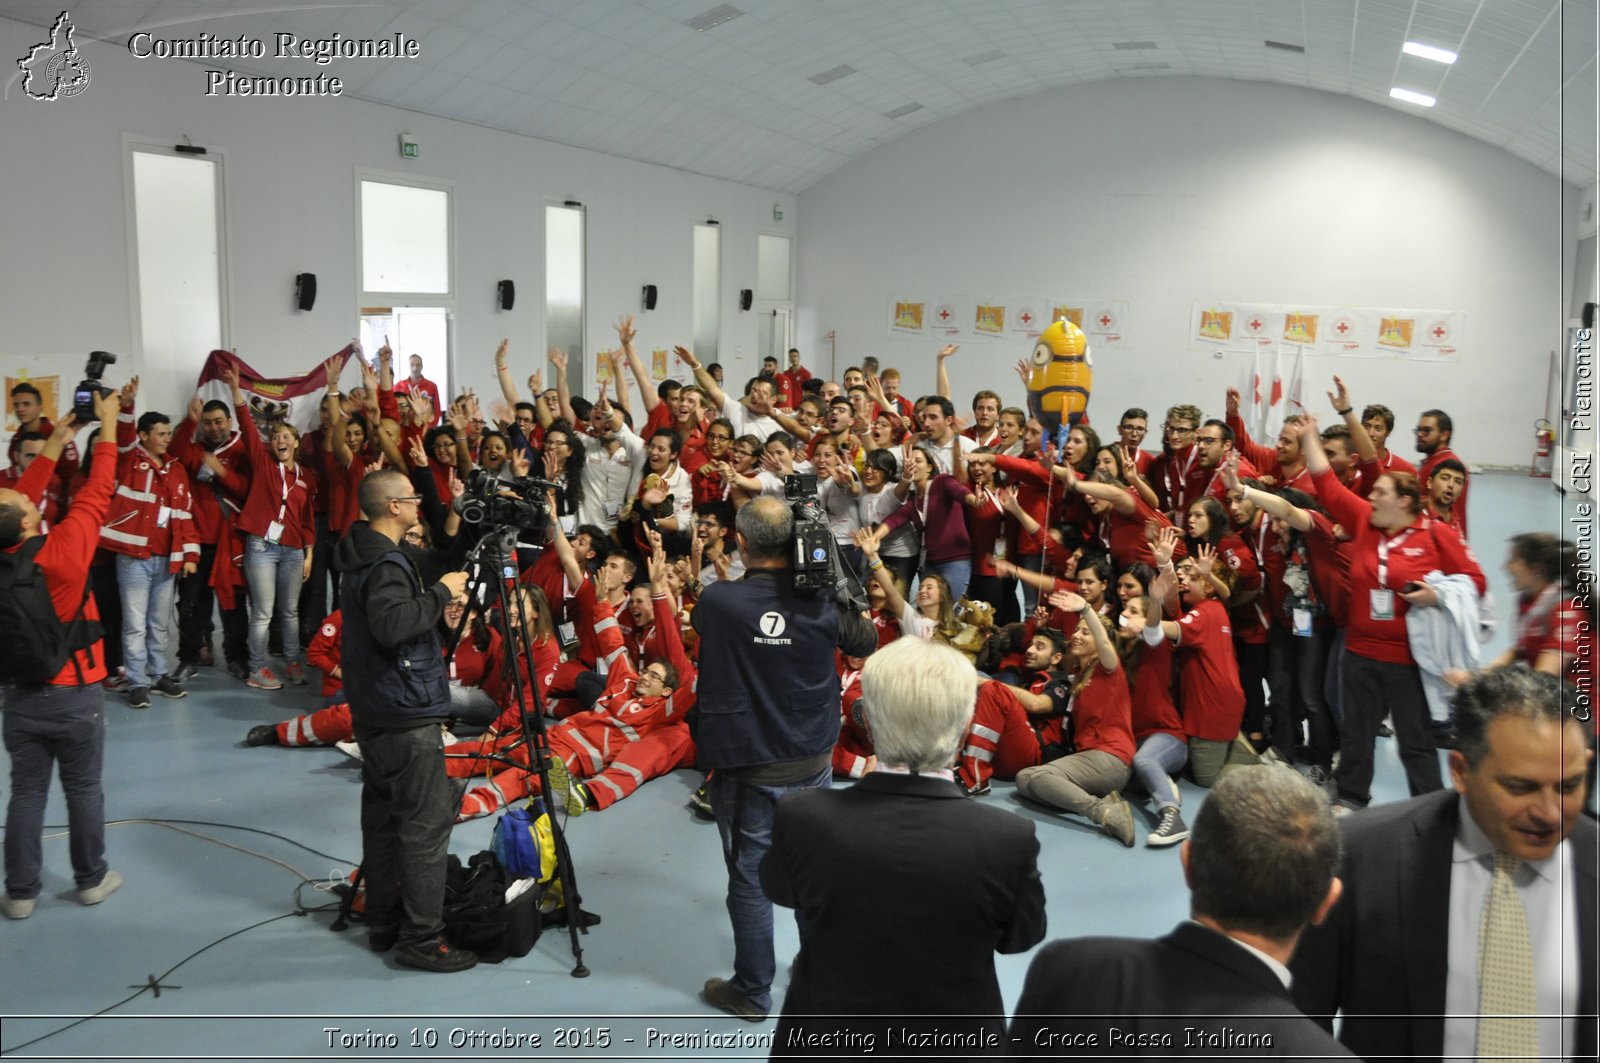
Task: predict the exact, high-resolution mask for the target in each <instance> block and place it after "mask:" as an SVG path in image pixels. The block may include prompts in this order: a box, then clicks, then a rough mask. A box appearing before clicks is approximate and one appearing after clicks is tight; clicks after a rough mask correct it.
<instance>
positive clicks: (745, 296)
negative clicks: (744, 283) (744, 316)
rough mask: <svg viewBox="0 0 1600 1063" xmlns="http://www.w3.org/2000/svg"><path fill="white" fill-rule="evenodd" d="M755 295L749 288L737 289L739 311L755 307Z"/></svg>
mask: <svg viewBox="0 0 1600 1063" xmlns="http://www.w3.org/2000/svg"><path fill="white" fill-rule="evenodd" d="M755 301H756V293H755V292H753V291H751V290H750V289H749V288H740V289H739V309H740V310H748V309H750V308H751V307H752V306H754V305H755Z"/></svg>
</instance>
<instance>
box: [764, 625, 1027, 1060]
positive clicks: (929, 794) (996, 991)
mask: <svg viewBox="0 0 1600 1063" xmlns="http://www.w3.org/2000/svg"><path fill="white" fill-rule="evenodd" d="M976 696H977V673H976V672H974V671H973V668H972V665H971V664H969V663H968V662H967V659H966V658H965V657H963V656H962V655H961V654H959V653H957V652H956V651H955V650H952V649H950V648H949V647H948V646H941V645H937V644H934V643H930V642H924V641H923V640H921V639H915V638H905V639H900V640H898V641H896V642H894V643H892V644H890V645H889V646H886V647H885V648H883V649H881V650H879V651H877V652H876V653H874V654H873V655H872V656H871V657H869V658H867V663H866V666H865V667H864V668H863V669H862V672H861V704H862V706H863V709H864V712H865V715H866V720H867V724H868V727H869V729H870V731H871V734H872V739H873V745H874V748H875V752H876V755H877V758H878V769H877V770H876V771H874V772H872V773H871V774H869V775H867V776H866V777H865V778H864V779H862V780H861V781H860V782H858V783H856V784H855V785H854V786H852V787H850V788H849V789H847V790H805V791H801V792H798V793H794V794H790V795H788V796H786V797H785V798H783V799H782V800H781V801H780V802H779V803H778V806H777V812H776V815H775V818H774V820H773V824H772V848H771V850H770V851H768V853H767V855H766V858H765V859H764V860H762V862H761V886H762V889H764V890H765V891H766V894H767V896H768V897H770V898H771V899H772V901H773V903H774V904H781V905H783V906H784V907H787V908H793V909H794V910H795V920H796V922H797V923H798V924H799V927H800V954H799V956H798V957H796V959H795V962H794V967H793V968H792V974H791V975H790V980H789V992H788V995H787V996H786V997H785V998H784V1002H783V1016H782V1018H781V1019H780V1020H779V1023H778V1029H777V1035H776V1040H775V1042H774V1046H773V1054H774V1055H803V1054H829V1055H837V1054H841V1053H844V1054H852V1055H853V1054H857V1053H860V1052H862V1051H872V1052H882V1053H887V1054H897V1053H902V1054H918V1055H922V1054H927V1053H928V1052H930V1051H933V1052H936V1053H937V1054H950V1053H953V1054H956V1055H963V1056H965V1055H983V1054H1000V1053H1001V1052H1002V1051H1003V1047H1002V1046H1003V1041H1004V1038H1003V1034H1004V1030H1005V1007H1004V1004H1003V1002H1002V1001H1001V999H1000V984H999V981H998V980H997V978H996V977H995V969H994V954H995V953H996V952H1005V953H1011V952H1023V951H1026V950H1027V949H1030V948H1032V947H1033V946H1034V945H1035V944H1037V943H1038V942H1039V941H1040V940H1041V939H1042V938H1043V937H1044V928H1045V916H1044V887H1043V885H1042V883H1041V882H1040V879H1039V868H1038V864H1037V858H1038V855H1039V842H1038V840H1037V839H1036V838H1035V837H1034V832H1033V823H1032V822H1031V821H1029V820H1027V819H1024V818H1023V817H1021V816H1018V815H1015V814H1014V813H1011V812H1007V811H1004V810H1001V809H997V808H990V807H987V806H984V805H981V804H978V803H977V802H975V801H973V800H971V799H970V798H968V797H966V796H965V794H964V793H963V792H962V789H961V787H960V786H959V785H958V784H957V783H956V782H955V779H954V775H953V773H952V772H951V770H950V768H951V765H952V764H954V763H955V758H956V754H957V752H958V751H959V750H960V747H961V740H962V737H963V736H964V735H965V734H966V730H967V726H968V724H969V723H970V721H971V719H972V707H973V703H974V701H975V699H976Z"/></svg>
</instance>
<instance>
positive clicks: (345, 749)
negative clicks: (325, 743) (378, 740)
mask: <svg viewBox="0 0 1600 1063" xmlns="http://www.w3.org/2000/svg"><path fill="white" fill-rule="evenodd" d="M333 748H334V749H337V750H338V751H339V752H341V753H343V754H344V755H345V756H347V757H349V758H351V759H352V760H364V759H365V758H364V757H362V755H361V746H360V745H358V744H357V743H355V742H335V743H334V744H333Z"/></svg>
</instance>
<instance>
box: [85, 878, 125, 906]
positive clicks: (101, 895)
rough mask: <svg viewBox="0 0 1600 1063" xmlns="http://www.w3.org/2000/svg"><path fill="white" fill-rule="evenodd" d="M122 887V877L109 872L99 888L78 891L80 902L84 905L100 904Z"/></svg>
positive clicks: (92, 887) (91, 887)
mask: <svg viewBox="0 0 1600 1063" xmlns="http://www.w3.org/2000/svg"><path fill="white" fill-rule="evenodd" d="M121 886H122V876H121V875H119V874H117V873H116V872H115V871H107V872H106V875H105V878H102V879H101V880H100V884H99V885H98V886H90V887H89V888H88V889H81V890H79V891H78V900H79V901H80V902H82V903H83V904H99V903H100V902H101V901H103V900H105V899H106V898H107V897H109V896H111V895H112V894H113V893H115V892H117V890H118V889H119V888H121Z"/></svg>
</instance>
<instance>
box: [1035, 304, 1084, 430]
mask: <svg viewBox="0 0 1600 1063" xmlns="http://www.w3.org/2000/svg"><path fill="white" fill-rule="evenodd" d="M1024 364H1025V365H1027V364H1031V366H1032V371H1031V372H1030V373H1029V374H1028V410H1029V412H1030V413H1032V414H1033V416H1034V417H1036V418H1038V419H1039V423H1040V424H1042V425H1044V434H1045V438H1046V439H1049V438H1052V437H1053V438H1054V439H1055V441H1056V447H1057V448H1058V449H1060V448H1062V447H1064V446H1065V445H1066V441H1067V431H1068V430H1069V429H1070V428H1071V427H1072V426H1073V425H1075V424H1077V423H1078V422H1079V421H1081V420H1082V419H1083V415H1084V411H1085V410H1087V409H1088V408H1089V392H1090V391H1091V390H1092V389H1093V386H1094V369H1093V366H1094V359H1093V357H1092V356H1091V355H1090V353H1089V340H1088V338H1087V337H1086V336H1084V334H1083V330H1082V329H1080V328H1079V327H1078V326H1077V325H1074V324H1073V323H1072V322H1071V321H1068V320H1067V319H1066V318H1062V319H1061V320H1060V321H1056V322H1053V323H1051V325H1050V327H1049V328H1047V329H1045V330H1044V331H1043V332H1041V333H1040V334H1039V342H1038V343H1036V344H1035V345H1034V348H1033V357H1032V358H1031V359H1030V360H1029V362H1027V363H1024Z"/></svg>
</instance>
